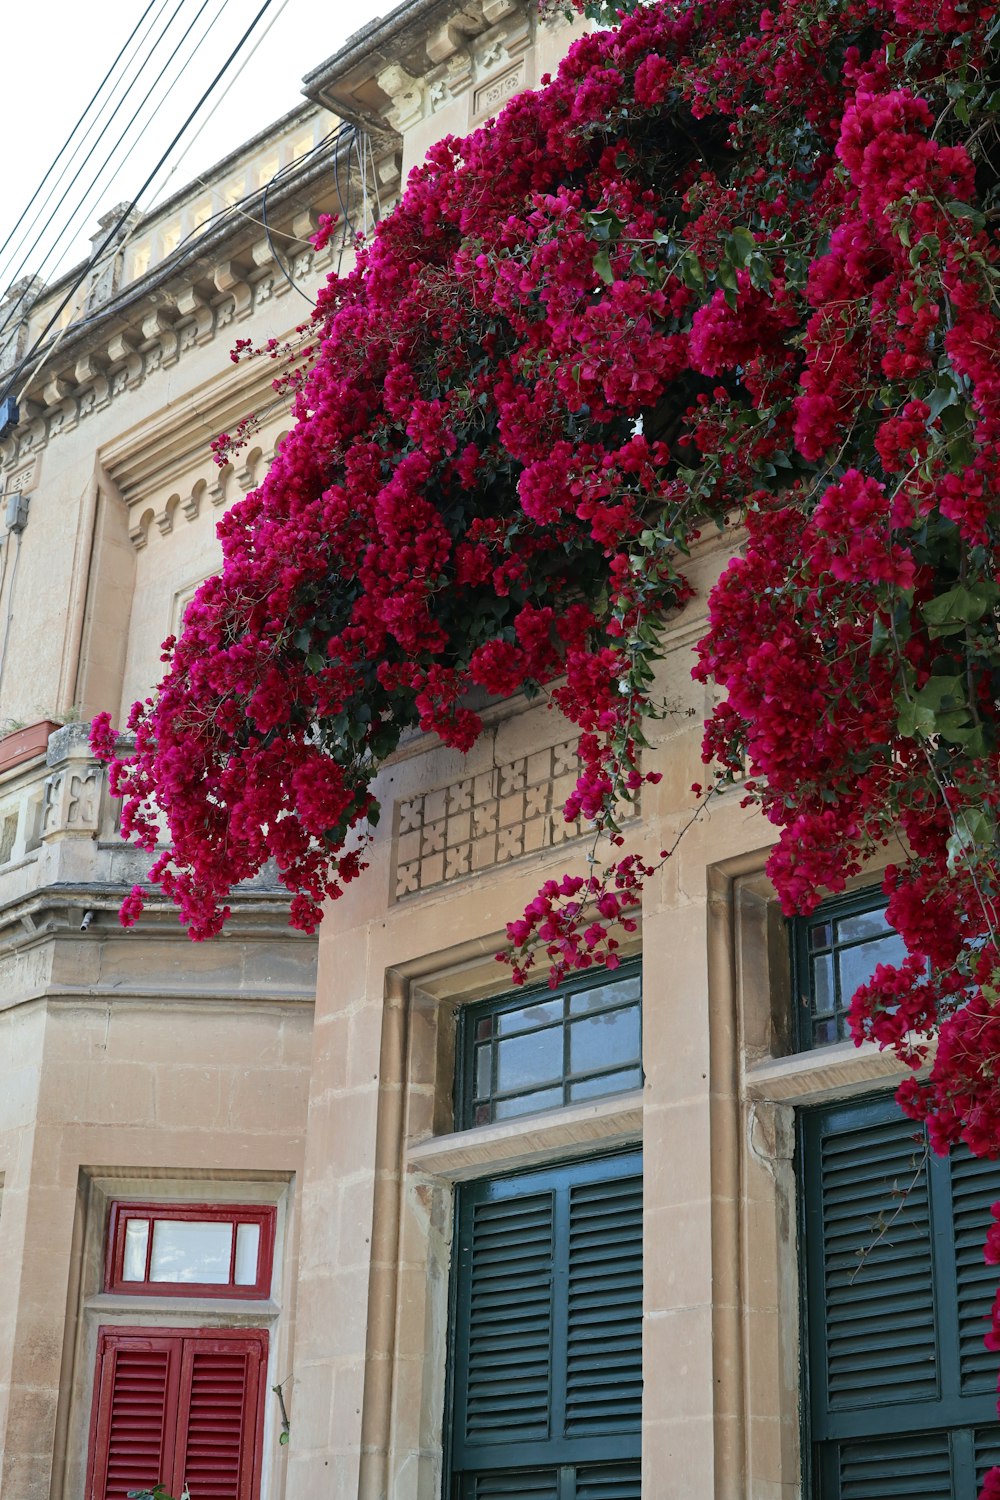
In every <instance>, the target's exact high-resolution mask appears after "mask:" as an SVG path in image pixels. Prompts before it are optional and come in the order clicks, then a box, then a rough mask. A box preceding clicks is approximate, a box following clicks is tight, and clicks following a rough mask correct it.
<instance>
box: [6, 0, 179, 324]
mask: <svg viewBox="0 0 1000 1500" xmlns="http://www.w3.org/2000/svg"><path fill="white" fill-rule="evenodd" d="M168 3H169V0H162V3H161V5H160V10H159V12H158V13H157V18H154V24H155V19H158V17H159V15H161V14H162V12H163V10H164V8H165V7H166V5H167V4H168ZM185 3H186V0H177V4H176V5H175V7H174V9H173V11H172V12H171V15H170V17H169V19H168V21H167V22H166V24H165V26H164V27H163V29H162V30H161V31H160V33H159V35H158V36H157V38H156V40H155V41H154V42H153V44H152V46H151V47H150V48H149V50H148V52H147V53H146V56H145V57H144V58H143V60H142V62H141V63H140V64H139V71H138V72H137V73H136V74H135V77H134V78H133V79H132V81H131V83H130V84H129V86H128V88H127V89H126V90H125V93H124V94H123V95H122V97H121V98H120V99H119V101H118V103H117V104H116V105H115V108H114V111H113V112H112V114H111V116H110V117H109V119H108V120H107V121H106V122H105V124H104V126H103V128H102V130H101V132H100V134H99V135H98V137H97V139H96V141H94V143H93V145H92V146H91V147H90V149H89V152H88V157H92V156H93V154H94V152H95V151H96V150H97V148H98V147H99V146H100V144H101V141H102V140H103V139H104V137H105V136H106V135H107V134H108V132H109V130H110V129H111V126H112V122H113V121H114V119H115V117H116V116H117V114H118V113H119V111H120V110H121V108H122V107H123V105H124V103H125V101H126V99H127V98H128V97H129V95H130V94H131V92H132V90H133V89H134V88H135V85H136V84H137V83H138V82H139V80H140V79H141V77H142V73H143V70H144V69H145V68H146V66H147V65H148V63H149V61H150V59H151V58H152V57H153V55H154V54H155V52H156V51H157V49H158V48H159V46H160V43H161V42H162V41H163V39H164V37H165V36H166V35H167V33H168V31H169V30H170V28H171V26H172V25H173V23H174V21H175V19H176V18H177V15H178V13H179V12H180V11H181V9H182V8H183V6H184V4H185ZM208 3H209V0H202V5H201V9H200V10H199V11H198V15H199V16H200V14H201V12H202V11H203V10H204V9H205V6H206V5H207V4H208ZM197 19H198V16H196V17H195V20H197ZM147 34H148V33H147ZM188 34H189V31H188V30H186V31H185V33H184V35H185V36H186V35H188ZM143 41H145V37H143ZM179 50H180V43H178V45H177V46H176V47H174V49H173V51H172V52H171V53H170V54H169V56H168V58H167V61H166V63H165V64H164V66H163V68H161V69H160V72H159V73H158V74H157V76H156V78H155V79H154V80H153V83H152V84H151V85H150V87H149V89H147V91H146V94H145V96H144V97H143V99H142V100H141V102H140V103H139V105H138V107H137V108H136V109H135V110H134V111H133V113H132V115H131V117H130V119H129V120H128V122H127V124H126V125H125V128H124V130H122V132H121V134H120V135H119V136H118V139H117V140H116V141H115V143H114V145H113V146H112V147H111V149H110V151H109V152H108V153H107V155H106V156H105V157H104V160H103V161H102V162H101V164H100V166H99V167H98V169H97V172H96V174H95V175H94V176H93V177H92V178H91V180H90V182H89V183H88V185H87V188H86V189H85V191H84V194H83V196H82V197H81V198H79V199H78V200H77V202H76V205H75V206H74V208H73V209H72V210H71V211H70V213H69V216H68V218H64V220H63V227H62V229H60V230H58V231H57V233H56V237H55V241H54V242H53V243H52V244H51V246H50V249H49V251H48V252H47V254H46V255H45V257H44V259H43V261H42V263H41V265H39V266H38V267H37V270H36V271H35V273H34V274H36V275H41V274H42V273H43V272H44V271H45V268H46V266H47V265H48V263H49V261H50V260H51V259H52V257H53V255H55V254H56V252H57V251H58V252H59V253H62V251H61V249H60V246H61V244H62V241H63V240H64V239H65V238H66V235H67V234H68V233H70V232H71V231H72V232H75V221H76V218H77V215H78V214H79V213H80V211H81V209H82V208H83V207H84V206H85V204H86V202H87V199H88V195H89V194H90V193H91V192H92V190H93V189H94V187H95V186H96V185H97V183H98V181H99V180H100V177H101V174H102V173H103V172H104V170H105V168H106V167H107V165H108V163H109V162H110V161H111V160H112V158H113V157H114V154H115V152H116V151H117V150H118V148H119V146H120V145H121V143H122V140H123V139H124V137H125V135H126V134H127V133H128V131H129V130H130V129H131V127H132V124H133V123H134V121H135V120H136V118H137V117H138V115H139V114H140V113H141V111H142V109H143V108H144V107H145V105H146V104H147V103H148V102H149V99H150V97H151V95H152V92H153V90H154V89H155V87H156V85H157V83H158V82H159V81H160V79H161V78H162V76H163V73H164V71H165V70H166V68H167V67H169V65H170V63H171V62H172V61H173V59H174V58H175V57H176V56H177V53H178V51H179ZM88 134H89V131H88ZM74 154H75V153H74ZM120 165H121V164H119V168H118V169H116V170H119V169H120ZM62 209H63V203H62V201H58V202H57V203H56V204H55V206H54V207H53V208H52V210H51V212H50V213H49V216H48V218H47V219H46V220H45V223H44V224H43V225H42V227H41V229H40V230H39V231H38V233H37V235H36V236H35V238H34V240H33V241H32V243H31V244H30V245H29V246H28V248H27V250H26V251H25V252H24V255H23V256H22V258H21V262H20V265H19V266H18V267H17V268H16V269H15V270H14V271H13V272H9V271H8V272H7V275H8V277H10V278H11V279H12V280H13V281H14V282H15V283H16V281H17V279H18V277H19V276H20V274H21V272H22V271H23V270H24V267H25V266H26V265H27V264H28V260H29V257H30V256H31V255H32V254H33V253H34V251H35V250H36V249H37V248H38V245H39V244H40V243H41V240H42V237H43V236H44V235H45V233H46V231H47V230H48V228H49V226H50V225H51V223H52V221H53V219H54V218H55V217H56V215H57V214H59V213H60V212H61V210H62ZM36 220H37V215H36ZM33 222H35V221H33ZM24 295H25V294H22V297H21V298H19V299H18V303H17V304H16V305H15V306H14V307H12V308H10V309H9V310H8V312H7V316H6V318H5V319H4V321H3V323H0V334H2V333H3V331H4V329H5V328H6V327H7V326H8V324H9V323H10V321H11V319H12V318H13V317H14V315H15V314H16V312H17V311H18V307H19V306H20V302H21V301H22V300H23V297H24Z"/></svg>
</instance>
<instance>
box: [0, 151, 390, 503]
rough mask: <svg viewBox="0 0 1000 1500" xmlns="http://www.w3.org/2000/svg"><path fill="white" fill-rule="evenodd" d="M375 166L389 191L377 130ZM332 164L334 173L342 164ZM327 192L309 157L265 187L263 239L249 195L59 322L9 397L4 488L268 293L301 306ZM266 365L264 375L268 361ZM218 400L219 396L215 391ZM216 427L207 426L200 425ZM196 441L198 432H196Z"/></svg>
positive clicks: (329, 174) (320, 262)
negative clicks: (297, 245) (103, 299)
mask: <svg viewBox="0 0 1000 1500" xmlns="http://www.w3.org/2000/svg"><path fill="white" fill-rule="evenodd" d="M380 152H381V157H380V155H379V153H380ZM375 165H376V170H379V171H380V180H381V183H382V187H383V189H384V190H386V191H388V192H390V193H391V192H392V191H393V183H394V181H398V169H396V168H395V156H394V154H393V150H392V147H391V144H390V147H389V149H388V152H387V151H386V146H385V142H384V140H380V141H379V142H377V143H376V152H375ZM339 170H340V173H341V181H342V182H343V171H344V165H343V164H340V167H339ZM393 172H395V178H393ZM387 174H388V175H387ZM336 194H337V183H336V179H335V172H334V163H333V162H332V161H331V160H330V159H329V158H327V159H325V160H321V161H320V162H319V163H318V164H316V163H313V164H312V165H311V166H310V167H309V168H308V169H307V170H304V171H303V172H302V173H301V174H298V175H296V176H293V177H292V178H291V179H290V180H289V181H288V182H287V183H283V184H282V185H281V187H280V190H276V191H275V192H274V193H273V194H272V195H271V196H270V197H269V199H268V220H269V225H270V229H271V235H270V238H269V237H268V236H267V234H262V232H261V224H260V222H259V221H258V217H257V212H258V206H257V200H252V201H251V202H250V203H249V204H248V205H246V211H245V212H243V211H241V213H240V214H238V215H235V216H233V217H232V218H227V219H226V221H225V222H224V223H223V224H221V225H219V226H218V227H217V228H215V229H213V230H212V231H210V232H209V233H208V234H207V235H206V236H204V237H202V238H200V239H199V240H198V241H196V242H195V243H194V244H193V245H191V246H190V247H181V248H180V249H179V250H178V251H177V252H176V253H175V255H174V256H171V257H170V258H169V259H167V260H166V261H164V262H162V263H160V264H159V265H157V266H156V267H154V269H153V270H152V271H151V272H149V273H148V275H147V276H145V277H143V278H142V279H141V280H139V281H137V282H135V283H132V284H130V285H129V286H128V287H127V288H126V289H125V290H124V291H123V292H121V293H119V294H118V295H117V296H116V297H115V298H113V299H112V300H111V301H109V302H108V303H107V304H105V305H104V306H103V307H101V309H100V310H99V312H98V313H96V314H94V315H93V316H91V317H90V318H87V319H85V320H83V321H81V323H80V324H79V325H77V326H76V327H75V328H71V329H70V331H69V332H68V333H67V334H66V335H65V336H64V337H63V338H61V339H60V340H59V341H58V345H57V346H55V345H54V346H53V348H52V351H51V356H50V358H48V359H47V360H46V362H45V364H44V365H43V366H42V368H41V369H40V370H39V372H38V373H37V374H36V375H35V376H34V377H33V378H32V380H31V383H30V384H29V387H28V391H27V395H26V397H25V398H24V399H23V400H22V403H21V421H20V424H19V426H18V427H17V428H15V429H14V431H13V432H12V433H11V435H10V436H9V437H7V438H6V439H5V440H4V441H3V442H2V443H0V471H2V473H3V475H4V477H5V480H6V488H8V489H13V488H18V487H20V488H23V489H28V488H30V487H31V484H32V483H33V474H32V470H33V468H34V467H35V466H36V464H37V458H38V455H39V454H40V453H41V452H42V450H43V449H44V448H46V447H47V445H48V444H49V443H50V442H52V441H53V440H54V439H55V438H57V437H59V436H62V435H65V434H67V433H70V432H72V431H74V430H75V429H76V428H77V427H79V426H80V425H81V424H83V423H85V422H87V421H88V420H89V419H90V418H91V417H93V416H95V415H96V414H98V413H100V412H102V411H105V410H106V409H107V408H108V407H109V406H110V405H111V404H112V403H114V402H117V401H119V400H121V399H123V398H126V397H127V396H128V395H130V394H131V393H132V392H134V391H135V390H137V389H138V388H139V387H140V386H142V385H143V384H144V383H145V381H146V380H148V379H149V378H150V376H152V375H154V374H156V373H157V372H159V371H160V370H165V369H169V368H171V367H172V366H174V365H176V364H178V363H179V362H181V361H183V360H184V359H185V358H186V357H187V356H189V355H190V354H191V352H192V351H194V350H196V349H198V348H200V347H201V346H203V345H205V344H209V343H211V342H213V341H214V340H215V339H217V338H219V337H220V336H222V337H224V338H226V339H228V340H229V342H230V344H232V343H233V342H235V338H236V337H237V334H236V332H234V330H235V329H236V326H237V325H238V324H240V323H244V322H248V321H250V320H252V319H253V318H255V317H256V316H257V315H263V314H264V313H265V311H266V310H267V308H266V304H268V303H270V302H271V301H273V300H280V299H282V298H284V299H287V298H288V297H289V295H290V294H291V295H292V303H293V305H294V308H295V310H294V313H293V312H292V309H291V307H289V313H288V316H287V318H286V322H285V324H284V326H287V327H291V326H292V325H293V324H294V322H295V319H297V318H300V317H302V316H308V310H307V308H306V306H305V303H304V302H303V300H302V298H301V297H300V296H299V293H298V292H297V291H295V290H294V285H295V284H299V285H301V283H302V282H304V281H308V280H309V279H310V278H313V277H315V276H316V275H317V273H321V272H323V271H325V270H327V269H329V268H330V267H331V266H332V265H333V262H334V258H335V256H337V254H338V253H339V246H338V245H337V244H336V243H330V244H329V245H327V246H326V248H325V249H324V250H323V251H321V252H317V251H316V250H314V249H313V247H312V245H311V244H309V243H308V240H309V237H310V236H311V235H312V234H313V233H314V232H315V229H316V226H317V220H318V214H319V212H321V211H325V210H335V209H336V203H335V199H336ZM275 231H278V232H279V233H278V234H276V233H275ZM289 232H290V233H291V234H292V235H293V236H294V237H296V238H297V239H299V240H300V241H302V242H303V243H302V248H301V249H299V250H298V251H297V252H296V253H295V254H294V255H292V256H290V257H288V262H287V264H286V263H285V257H281V259H280V260H279V259H278V258H277V257H276V255H275V251H274V241H275V239H279V241H280V242H282V243H283V242H284V241H283V235H284V234H286V233H289ZM259 363H260V365H261V366H264V365H265V362H264V361H260V362H259ZM269 375H270V376H271V377H273V371H270V372H269ZM20 378H21V371H20V370H14V371H12V372H8V375H7V377H6V380H7V383H8V384H9V385H11V386H12V387H13V388H15V389H16V388H17V384H18V380H19V379H20ZM249 381H250V387H251V388H252V386H253V384H254V382H255V381H256V382H257V383H258V384H259V385H261V386H262V387H263V386H264V385H269V384H270V378H268V379H265V378H264V373H263V371H262V372H261V373H260V374H259V375H258V373H257V371H256V370H254V373H253V374H252V375H251V376H250V377H249ZM235 389H236V387H235V386H233V385H232V384H231V383H227V385H226V387H225V390H226V391H227V392H229V391H231V390H235ZM243 394H244V395H245V393H243ZM220 399H221V403H222V406H223V407H224V406H225V402H226V399H227V397H226V396H223V397H221V398H220ZM188 416H189V417H190V412H189V413H188ZM219 430H220V428H219V426H216V427H215V428H214V431H213V432H212V433H211V434H210V435H211V436H214V434H215V432H217V431H219ZM202 441H203V436H202V434H201V433H200V432H199V434H198V442H199V443H201V442H202ZM126 482H127V481H126Z"/></svg>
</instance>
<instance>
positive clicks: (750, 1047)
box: [708, 848, 905, 1500]
mask: <svg viewBox="0 0 1000 1500" xmlns="http://www.w3.org/2000/svg"><path fill="white" fill-rule="evenodd" d="M769 852H770V849H769V848H764V849H761V850H759V851H753V852H752V853H749V854H746V855H741V856H737V857H736V858H734V859H730V860H726V861H723V862H720V863H719V864H718V865H715V866H713V867H712V868H710V870H709V871H708V877H709V878H708V900H709V920H708V941H709V975H710V994H709V1025H710V1030H711V1053H712V1093H713V1108H714V1109H715V1108H718V1110H719V1113H720V1115H721V1114H722V1113H723V1110H724V1112H725V1114H727V1115H728V1121H726V1122H720V1123H721V1125H722V1129H721V1137H722V1138H721V1141H720V1147H719V1150H718V1152H716V1149H715V1144H714V1141H713V1184H712V1186H713V1197H714V1198H715V1201H716V1202H717V1203H718V1204H719V1210H718V1213H717V1215H716V1216H715V1221H714V1222H713V1235H712V1240H713V1245H712V1257H713V1266H714V1267H728V1268H729V1270H728V1285H725V1286H723V1287H721V1288H720V1291H721V1293H722V1295H721V1297H720V1298H719V1301H720V1303H721V1306H719V1308H718V1313H717V1316H716V1319H715V1322H714V1327H713V1342H714V1344H715V1357H716V1365H717V1369H718V1372H719V1388H718V1397H717V1399H718V1405H717V1422H716V1494H717V1495H719V1496H722V1495H723V1494H726V1495H730V1494H731V1495H749V1494H751V1493H752V1494H754V1495H755V1496H758V1495H759V1496H760V1497H762V1500H763V1497H767V1500H771V1496H772V1495H774V1496H775V1497H776V1496H778V1495H779V1494H798V1493H799V1489H800V1485H801V1428H800V1422H801V1414H800V1398H801V1389H802V1385H801V1366H800V1352H799V1325H800V1302H799V1255H798V1227H797V1226H798V1222H799V1218H798V1213H799V1210H798V1201H797V1197H798V1195H797V1182H796V1172H795V1164H794V1159H793V1158H794V1151H795V1139H796V1122H795V1113H796V1109H797V1108H801V1107H802V1106H804V1105H811V1104H819V1103H822V1102H826V1101H829V1100H833V1099H837V1098H842V1097H848V1096H856V1095H860V1094H863V1093H865V1092H871V1091H874V1090H887V1089H890V1088H891V1087H892V1086H893V1085H894V1084H896V1083H898V1081H899V1080H900V1078H902V1077H903V1076H904V1073H905V1070H904V1069H903V1068H902V1067H901V1066H900V1065H899V1064H898V1063H897V1062H896V1061H895V1059H894V1058H893V1057H891V1055H887V1054H885V1053H883V1052H880V1051H879V1049H878V1048H877V1047H876V1046H875V1045H874V1044H871V1043H865V1044H864V1045H863V1046H861V1047H855V1046H854V1044H853V1042H850V1041H847V1042H836V1043H833V1044H831V1045H828V1046H825V1047H822V1048H818V1049H816V1050H814V1051H812V1052H799V1053H793V1052H791V1051H790V1047H791V1027H790V1019H791V983H790V959H789V947H788V936H787V929H786V925H785V922H784V920H783V918H782V915H781V911H780V907H779V905H778V901H777V898H776V896H775V893H774V889H773V887H772V886H771V883H770V881H769V880H768V879H767V877H766V875H765V874H764V865H765V862H766V860H767V856H768V854H769ZM892 857H893V851H886V852H885V853H884V854H883V855H882V858H881V860H879V861H878V862H873V863H872V864H871V865H870V866H869V867H868V868H867V869H866V871H865V873H864V874H863V875H862V876H860V877H858V878H856V879H855V880H852V881H850V882H849V883H848V889H849V890H853V889H859V888H861V887H863V886H867V885H871V884H872V883H873V880H876V879H877V878H878V876H879V874H880V868H881V866H882V865H883V864H885V863H888V862H889V860H890V859H891V858H892ZM715 1100H718V1105H717V1106H716V1105H715V1104H714V1101H715ZM714 1133H715V1114H714V1113H713V1135H714ZM727 1200H728V1204H729V1205H730V1206H729V1207H727V1206H726V1205H727ZM719 1418H724V1419H725V1420H718V1419H719ZM776 1464H777V1470H778V1471H777V1472H776V1471H775V1469H776ZM772 1487H773V1488H772Z"/></svg>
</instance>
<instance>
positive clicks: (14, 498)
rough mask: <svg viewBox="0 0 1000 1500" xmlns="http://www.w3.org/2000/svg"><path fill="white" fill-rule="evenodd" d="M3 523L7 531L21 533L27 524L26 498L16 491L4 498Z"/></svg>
mask: <svg viewBox="0 0 1000 1500" xmlns="http://www.w3.org/2000/svg"><path fill="white" fill-rule="evenodd" d="M3 505H4V512H3V518H4V523H5V525H6V527H7V530H8V531H23V530H24V528H25V526H27V524H28V497H27V495H22V494H20V493H19V492H18V491H17V490H15V491H14V492H13V494H10V495H7V496H5V497H4V502H3Z"/></svg>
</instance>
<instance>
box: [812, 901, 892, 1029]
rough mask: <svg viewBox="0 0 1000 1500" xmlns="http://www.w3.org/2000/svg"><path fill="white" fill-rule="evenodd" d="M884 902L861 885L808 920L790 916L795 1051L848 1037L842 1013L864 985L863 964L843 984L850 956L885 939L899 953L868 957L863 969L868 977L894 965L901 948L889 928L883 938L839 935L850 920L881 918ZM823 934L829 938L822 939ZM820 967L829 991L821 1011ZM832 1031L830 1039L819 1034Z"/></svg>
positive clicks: (869, 948)
mask: <svg viewBox="0 0 1000 1500" xmlns="http://www.w3.org/2000/svg"><path fill="white" fill-rule="evenodd" d="M886 905H887V898H886V897H885V896H884V895H883V893H882V889H881V887H880V886H866V887H865V888H864V889H863V890H859V891H852V892H850V894H848V895H845V896H836V897H833V898H831V899H830V900H829V901H824V902H823V904H822V906H819V907H817V909H816V911H814V912H813V913H812V915H811V916H808V917H794V918H793V919H792V924H791V959H792V1033H793V1043H794V1048H795V1051H796V1052H809V1051H811V1050H813V1049H814V1048H818V1047H825V1046H830V1045H831V1044H832V1043H833V1042H839V1041H845V1040H846V1039H847V1038H848V1037H849V1034H850V1033H849V1032H848V1029H847V1012H848V1008H849V1006H850V1003H851V999H852V996H853V994H854V991H855V990H856V989H857V987H858V985H859V984H862V983H864V980H865V977H867V976H866V975H865V974H864V973H862V972H861V969H862V968H863V967H864V966H863V965H861V966H859V969H858V973H856V974H855V975H854V976H852V983H851V984H850V985H849V986H847V985H844V983H843V982H842V973H841V966H842V962H843V961H848V962H849V961H850V958H851V956H852V955H862V956H867V955H866V950H872V949H874V947H875V945H876V944H881V943H884V941H885V938H886V937H891V938H892V939H893V940H894V947H898V953H896V954H894V955H893V956H892V957H891V958H890V957H889V955H888V954H887V953H885V952H882V953H879V954H878V955H876V956H873V957H872V959H871V963H870V965H868V966H867V975H868V976H870V975H871V974H872V973H873V972H874V969H875V964H876V963H881V962H886V961H893V962H895V961H897V960H898V959H899V958H902V957H903V955H904V953H905V949H904V948H903V946H902V942H901V940H900V939H899V938H898V937H897V935H896V934H895V932H893V930H892V928H887V929H886V932H885V933H883V934H874V933H872V934H868V935H864V934H862V933H860V932H859V933H858V935H856V936H853V937H846V936H845V937H842V936H841V924H844V926H845V927H846V926H847V925H848V924H850V922H851V921H852V920H853V919H860V918H864V917H865V916H869V915H871V914H874V913H883V912H884V911H885V908H886ZM827 934H828V937H827ZM821 964H822V965H823V967H824V969H825V971H826V974H827V976H828V979H827V983H828V985H829V987H830V993H829V999H830V1000H831V1001H832V1005H831V1006H830V1008H828V1009H820V1008H819V1001H818V996H817V987H816V984H815V979H816V973H817V969H818V968H819V966H820V965H821ZM830 1029H832V1030H833V1032H834V1034H833V1035H832V1036H831V1035H823V1032H824V1031H829V1030H830Z"/></svg>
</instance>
